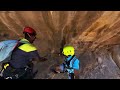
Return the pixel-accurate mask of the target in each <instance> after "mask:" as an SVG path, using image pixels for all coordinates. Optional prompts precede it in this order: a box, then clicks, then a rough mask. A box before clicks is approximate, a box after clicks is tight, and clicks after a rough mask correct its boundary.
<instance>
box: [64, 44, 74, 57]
mask: <svg viewBox="0 0 120 90" xmlns="http://www.w3.org/2000/svg"><path fill="white" fill-rule="evenodd" d="M62 53H63V54H64V55H65V56H69V55H70V56H73V55H74V54H75V52H74V47H73V46H65V47H64V48H63V52H62Z"/></svg>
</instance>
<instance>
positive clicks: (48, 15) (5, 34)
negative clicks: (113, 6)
mask: <svg viewBox="0 0 120 90" xmlns="http://www.w3.org/2000/svg"><path fill="white" fill-rule="evenodd" d="M24 26H31V27H33V28H34V29H35V30H36V31H37V40H36V41H35V45H36V46H37V48H38V50H39V53H40V55H41V56H46V57H47V58H48V59H49V61H47V62H44V63H39V64H37V65H36V67H37V68H39V72H38V74H37V76H36V78H37V79H50V78H52V79H66V78H67V76H66V74H59V75H54V74H52V73H51V72H50V71H49V68H50V66H51V65H53V64H55V63H62V60H63V57H61V56H60V55H59V53H60V49H61V48H62V47H63V46H64V45H73V46H74V47H75V50H76V55H77V57H78V58H79V59H80V61H81V70H80V78H84V79H85V78H87V79H88V78H89V79H91V78H94V79H95V78H98V79H99V78H100V79H102V78H105V79H109V78H113V79H114V78H120V77H119V73H120V71H119V67H120V58H119V57H120V46H119V44H120V12H119V11H0V40H1V41H2V40H7V39H17V38H19V37H22V30H23V27H24Z"/></svg>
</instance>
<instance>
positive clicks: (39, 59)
mask: <svg viewBox="0 0 120 90" xmlns="http://www.w3.org/2000/svg"><path fill="white" fill-rule="evenodd" d="M30 56H31V58H32V60H31V61H37V62H44V61H46V60H47V58H45V57H41V56H40V55H39V53H38V51H37V50H36V51H33V52H31V53H30Z"/></svg>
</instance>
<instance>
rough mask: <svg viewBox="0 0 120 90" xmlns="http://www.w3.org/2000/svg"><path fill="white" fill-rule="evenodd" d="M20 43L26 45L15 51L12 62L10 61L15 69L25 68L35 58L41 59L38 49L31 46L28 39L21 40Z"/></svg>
mask: <svg viewBox="0 0 120 90" xmlns="http://www.w3.org/2000/svg"><path fill="white" fill-rule="evenodd" d="M20 42H24V44H22V45H19V47H18V48H17V49H16V50H14V52H13V54H12V57H11V60H10V61H9V62H10V64H11V65H12V66H14V68H23V67H25V66H26V65H27V64H28V63H29V62H30V61H31V60H32V59H33V58H36V57H38V58H39V57H40V56H39V54H38V51H37V48H36V47H35V46H34V45H33V44H31V43H30V42H29V41H28V40H27V39H24V38H23V39H21V40H20Z"/></svg>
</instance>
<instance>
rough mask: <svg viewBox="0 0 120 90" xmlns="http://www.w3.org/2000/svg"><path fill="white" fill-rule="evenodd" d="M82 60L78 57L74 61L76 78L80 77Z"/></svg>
mask: <svg viewBox="0 0 120 90" xmlns="http://www.w3.org/2000/svg"><path fill="white" fill-rule="evenodd" d="M79 63H80V62H79V60H78V59H76V60H75V61H74V64H73V68H74V77H75V79H79V67H80V66H79V65H80V64H79Z"/></svg>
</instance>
